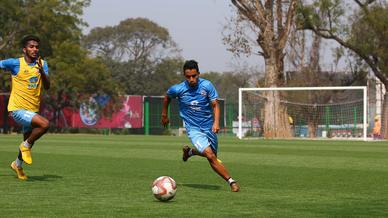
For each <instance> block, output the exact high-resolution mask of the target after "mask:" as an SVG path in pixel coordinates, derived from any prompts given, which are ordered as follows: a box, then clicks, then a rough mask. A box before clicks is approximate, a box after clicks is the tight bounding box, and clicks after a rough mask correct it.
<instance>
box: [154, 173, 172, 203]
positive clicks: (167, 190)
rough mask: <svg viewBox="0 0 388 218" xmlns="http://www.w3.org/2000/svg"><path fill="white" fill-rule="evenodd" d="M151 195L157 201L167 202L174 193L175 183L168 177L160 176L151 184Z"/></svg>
mask: <svg viewBox="0 0 388 218" xmlns="http://www.w3.org/2000/svg"><path fill="white" fill-rule="evenodd" d="M152 193H153V194H154V196H155V198H156V199H158V200H159V201H169V200H171V199H173V198H174V196H175V193H176V182H175V181H174V180H173V179H172V178H171V177H169V176H161V177H159V178H157V179H155V181H154V182H153V183H152Z"/></svg>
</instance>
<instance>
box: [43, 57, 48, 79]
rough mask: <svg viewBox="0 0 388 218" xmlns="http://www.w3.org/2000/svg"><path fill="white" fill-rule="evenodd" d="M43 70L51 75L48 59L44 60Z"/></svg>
mask: <svg viewBox="0 0 388 218" xmlns="http://www.w3.org/2000/svg"><path fill="white" fill-rule="evenodd" d="M43 71H44V73H45V74H46V75H47V76H48V75H49V68H48V65H47V61H46V60H45V61H44V62H43Z"/></svg>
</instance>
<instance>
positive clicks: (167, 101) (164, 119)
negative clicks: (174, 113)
mask: <svg viewBox="0 0 388 218" xmlns="http://www.w3.org/2000/svg"><path fill="white" fill-rule="evenodd" d="M170 102H171V98H170V97H168V95H167V94H166V95H165V96H164V99H163V108H162V124H163V126H164V127H167V125H168V123H169V122H170V121H169V119H168V106H169V105H170Z"/></svg>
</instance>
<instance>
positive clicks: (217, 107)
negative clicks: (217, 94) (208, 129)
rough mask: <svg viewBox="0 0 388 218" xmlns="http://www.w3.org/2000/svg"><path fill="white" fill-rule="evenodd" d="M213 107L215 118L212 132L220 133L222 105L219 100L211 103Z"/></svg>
mask: <svg viewBox="0 0 388 218" xmlns="http://www.w3.org/2000/svg"><path fill="white" fill-rule="evenodd" d="M211 105H212V107H213V118H214V123H213V127H212V131H213V132H215V133H218V131H220V105H219V104H218V101H217V99H214V100H213V101H211Z"/></svg>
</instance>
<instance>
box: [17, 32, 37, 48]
mask: <svg viewBox="0 0 388 218" xmlns="http://www.w3.org/2000/svg"><path fill="white" fill-rule="evenodd" d="M29 41H35V42H37V43H40V39H39V37H37V36H35V35H26V36H24V37H23V39H22V41H20V45H21V46H22V48H25V47H26V46H27V44H28V42H29Z"/></svg>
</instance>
